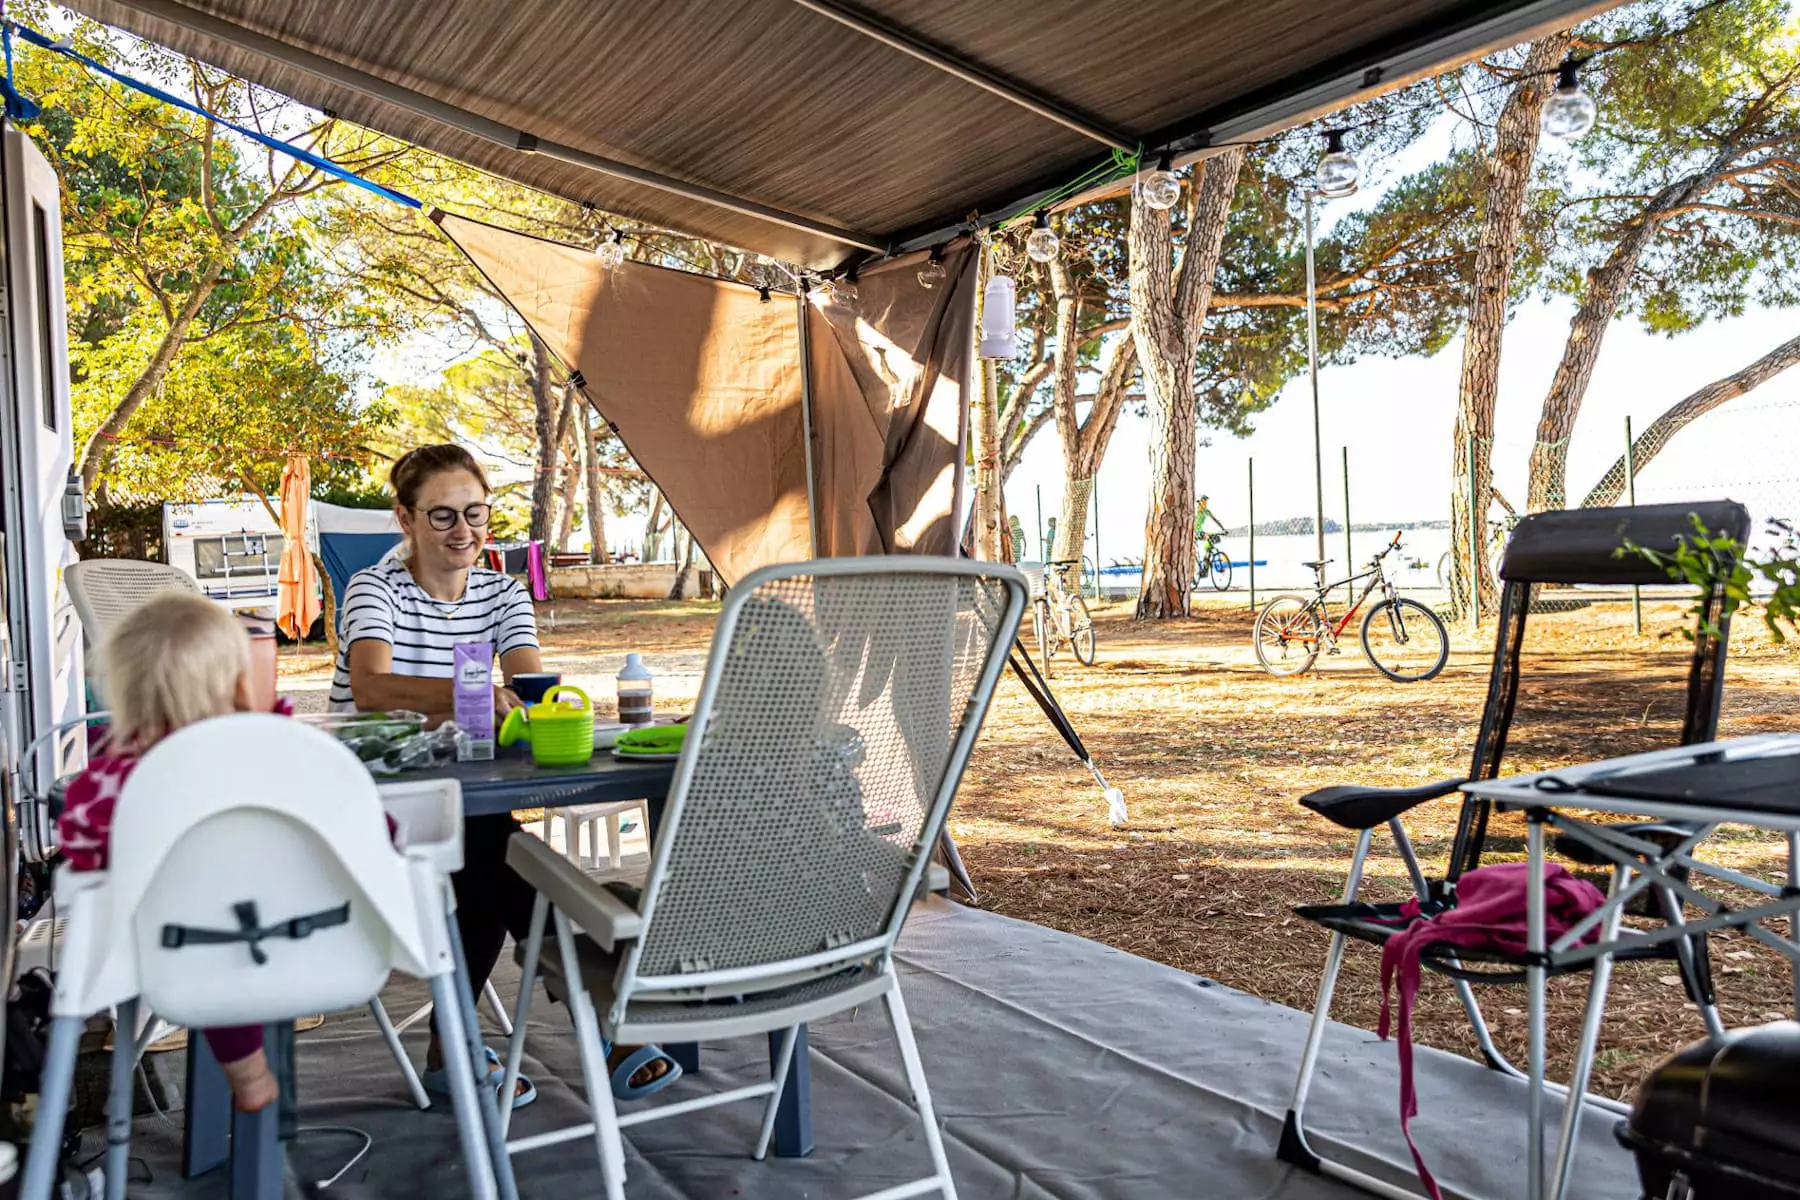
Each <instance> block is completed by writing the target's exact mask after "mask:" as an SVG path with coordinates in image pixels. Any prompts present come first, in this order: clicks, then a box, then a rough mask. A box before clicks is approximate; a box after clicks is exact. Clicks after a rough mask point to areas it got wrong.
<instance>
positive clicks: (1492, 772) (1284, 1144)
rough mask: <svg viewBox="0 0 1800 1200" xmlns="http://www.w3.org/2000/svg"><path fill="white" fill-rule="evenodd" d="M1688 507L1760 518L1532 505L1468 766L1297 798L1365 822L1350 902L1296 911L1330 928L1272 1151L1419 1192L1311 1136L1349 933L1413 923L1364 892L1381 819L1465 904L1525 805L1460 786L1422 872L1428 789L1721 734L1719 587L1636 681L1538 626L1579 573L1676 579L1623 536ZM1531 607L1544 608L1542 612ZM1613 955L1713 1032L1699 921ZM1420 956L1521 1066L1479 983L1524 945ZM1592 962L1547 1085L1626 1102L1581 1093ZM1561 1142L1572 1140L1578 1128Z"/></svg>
mask: <svg viewBox="0 0 1800 1200" xmlns="http://www.w3.org/2000/svg"><path fill="white" fill-rule="evenodd" d="M1692 516H1698V517H1699V518H1700V519H1701V520H1702V521H1704V522H1705V524H1706V526H1707V528H1708V529H1710V530H1713V531H1717V532H1724V533H1729V534H1730V535H1732V536H1733V537H1735V538H1736V539H1737V540H1738V542H1739V544H1743V543H1744V542H1745V541H1746V540H1747V539H1748V536H1749V532H1750V516H1749V514H1748V513H1747V512H1746V511H1745V510H1744V508H1743V506H1741V505H1739V504H1735V503H1732V502H1730V501H1722V502H1714V503H1705V504H1662V505H1650V506H1641V507H1635V508H1606V509H1588V510H1582V511H1573V512H1548V513H1537V514H1535V515H1533V516H1529V517H1526V518H1525V519H1524V520H1523V521H1521V522H1520V523H1519V526H1518V528H1517V530H1516V531H1515V532H1514V533H1513V536H1512V541H1511V542H1510V543H1509V545H1508V547H1507V551H1506V557H1505V561H1504V563H1503V564H1502V566H1501V570H1500V574H1501V578H1502V580H1503V581H1504V582H1505V588H1504V590H1503V592H1502V593H1501V597H1500V617H1499V632H1498V637H1497V640H1496V644H1495V647H1494V658H1493V666H1492V670H1491V673H1490V676H1489V681H1488V693H1487V701H1486V704H1485V705H1484V707H1483V709H1482V714H1481V725H1480V730H1479V733H1478V734H1477V736H1476V741H1475V749H1474V753H1473V755H1472V757H1471V760H1470V763H1469V770H1468V774H1467V776H1466V777H1464V778H1460V779H1449V780H1444V781H1442V782H1439V783H1430V784H1424V785H1422V786H1419V787H1413V788H1374V787H1357V786H1349V787H1328V788H1324V789H1322V790H1320V791H1316V792H1313V793H1311V794H1309V795H1307V796H1305V797H1302V799H1301V801H1300V803H1301V804H1303V805H1305V806H1306V807H1307V808H1309V809H1312V810H1313V811H1314V812H1316V813H1318V814H1319V815H1321V816H1323V817H1326V818H1328V819H1329V820H1331V821H1333V822H1335V823H1336V824H1338V825H1340V826H1342V827H1344V828H1346V829H1352V830H1356V831H1357V833H1358V837H1357V841H1356V849H1355V852H1354V855H1353V857H1352V859H1351V862H1350V874H1349V878H1348V880H1347V881H1346V883H1345V886H1344V894H1343V899H1342V901H1341V902H1340V903H1337V904H1325V905H1303V906H1300V907H1297V908H1296V909H1295V910H1294V911H1295V912H1296V913H1297V914H1298V915H1299V916H1302V917H1304V918H1306V919H1307V920H1309V921H1313V922H1315V923H1317V924H1320V925H1323V926H1324V927H1325V928H1327V929H1329V930H1331V932H1332V938H1331V949H1330V951H1329V953H1328V955H1327V957H1326V961H1325V974H1324V977H1323V978H1322V979H1321V980H1320V983H1319V995H1318V1000H1317V1002H1316V1004H1315V1005H1314V1008H1313V1015H1312V1025H1311V1027H1310V1028H1309V1030H1308V1031H1307V1037H1306V1046H1305V1050H1304V1051H1303V1052H1302V1054H1301V1059H1300V1073H1299V1078H1298V1080H1297V1081H1296V1082H1295V1085H1294V1095H1293V1100H1292V1102H1291V1104H1290V1105H1289V1108H1288V1113H1287V1120H1286V1123H1285V1125H1284V1127H1283V1129H1282V1134H1281V1142H1280V1146H1279V1149H1278V1154H1279V1156H1280V1157H1281V1158H1282V1159H1283V1160H1284V1161H1286V1162H1290V1163H1293V1164H1295V1165H1298V1166H1301V1167H1305V1168H1307V1169H1309V1170H1312V1171H1315V1172H1318V1173H1321V1174H1327V1175H1331V1176H1333V1177H1336V1178H1339V1179H1342V1180H1344V1181H1346V1182H1349V1183H1352V1184H1354V1185H1356V1186H1358V1187H1360V1188H1363V1189H1364V1190H1366V1191H1371V1192H1374V1193H1376V1194H1378V1195H1385V1196H1394V1197H1410V1196H1413V1195H1414V1194H1415V1193H1414V1192H1412V1191H1409V1190H1406V1189H1403V1188H1399V1187H1396V1186H1394V1185H1392V1184H1389V1183H1387V1182H1386V1181H1384V1180H1379V1179H1376V1178H1374V1177H1372V1176H1370V1175H1367V1174H1365V1173H1363V1172H1361V1171H1358V1170H1355V1169H1354V1168H1351V1167H1349V1166H1346V1165H1344V1164H1342V1163H1338V1162H1334V1161H1332V1160H1330V1159H1326V1158H1324V1157H1323V1156H1322V1155H1320V1154H1319V1153H1317V1152H1316V1151H1315V1150H1314V1148H1313V1147H1312V1146H1311V1145H1310V1144H1309V1143H1308V1141H1307V1137H1306V1128H1305V1121H1304V1113H1305V1106H1306V1097H1307V1091H1308V1089H1309V1087H1310V1085H1311V1082H1312V1076H1313V1072H1314V1069H1315V1067H1316V1066H1317V1064H1318V1058H1319V1049H1320V1045H1321V1043H1322V1041H1323V1038H1324V1034H1325V1026H1326V1024H1327V1021H1328V1018H1329V1015H1330V1009H1331V998H1332V992H1333V989H1334V988H1335V986H1336V983H1337V977H1338V971H1339V968H1340V967H1341V965H1342V962H1343V954H1344V947H1345V946H1346V945H1347V944H1348V943H1349V942H1351V941H1359V942H1366V943H1371V944H1373V945H1376V946H1380V945H1382V944H1384V943H1385V942H1386V941H1387V940H1388V938H1390V937H1392V936H1393V935H1394V934H1395V933H1396V932H1398V931H1399V930H1400V929H1401V928H1402V927H1403V926H1404V921H1403V919H1402V918H1401V913H1400V909H1401V905H1400V904H1399V903H1364V902H1361V901H1359V900H1358V891H1359V890H1360V888H1361V884H1362V880H1363V874H1364V868H1365V866H1366V864H1367V861H1368V857H1369V852H1370V848H1371V843H1372V841H1373V838H1374V835H1375V832H1376V831H1377V830H1379V829H1382V828H1384V827H1385V828H1386V829H1387V831H1388V833H1389V834H1390V836H1391V837H1392V839H1393V844H1394V849H1395V850H1396V851H1397V852H1398V854H1399V856H1400V859H1401V861H1402V863H1403V864H1404V866H1405V869H1406V875H1407V879H1408V881H1409V882H1410V884H1411V887H1412V891H1413V894H1414V896H1415V897H1416V898H1417V899H1418V900H1419V901H1420V904H1421V908H1422V910H1423V911H1425V912H1427V913H1432V912H1439V911H1442V910H1443V909H1445V908H1447V907H1450V906H1452V905H1454V904H1455V903H1456V886H1457V881H1458V880H1459V879H1460V878H1461V877H1462V876H1463V875H1464V874H1466V873H1467V872H1469V871H1472V870H1474V869H1475V868H1477V867H1479V866H1481V865H1482V863H1483V862H1484V861H1486V860H1491V859H1494V858H1496V857H1499V856H1507V857H1511V858H1522V852H1523V850H1524V848H1525V845H1526V837H1525V828H1524V818H1523V817H1522V816H1519V815H1517V814H1514V815H1512V816H1509V817H1505V818H1502V817H1499V816H1497V815H1496V814H1495V812H1494V809H1493V805H1492V804H1491V803H1490V802H1489V801H1486V800H1482V799H1478V798H1476V797H1472V796H1468V795H1467V794H1464V795H1462V796H1461V809H1460V812H1459V814H1458V819H1457V825H1456V833H1455V836H1454V838H1453V840H1452V842H1451V846H1450V856H1449V866H1448V870H1447V873H1446V874H1445V876H1444V877H1443V878H1442V879H1427V878H1426V876H1425V873H1424V871H1423V869H1422V868H1421V866H1420V864H1419V860H1418V857H1417V855H1416V854H1415V853H1414V850H1413V845H1412V841H1411V839H1410V838H1409V836H1408V834H1407V831H1406V827H1405V825H1404V824H1403V823H1402V820H1401V818H1402V817H1403V816H1404V815H1405V814H1406V813H1408V812H1410V811H1412V810H1413V809H1415V808H1417V807H1418V806H1419V805H1422V804H1424V803H1426V802H1427V801H1430V800H1434V799H1437V798H1439V797H1443V796H1449V795H1454V794H1456V793H1457V790H1458V789H1459V788H1460V787H1461V786H1462V785H1463V784H1465V783H1467V782H1469V781H1471V780H1482V779H1494V778H1497V777H1498V776H1500V775H1501V774H1502V772H1505V773H1507V774H1518V773H1522V772H1526V771H1537V770H1545V769H1550V768H1555V767H1561V766H1567V765H1570V763H1571V762H1585V761H1589V760H1594V759H1601V758H1612V757H1617V756H1620V755H1624V754H1632V753H1637V752H1640V751H1645V750H1655V749H1663V748H1667V747H1671V746H1683V745H1693V744H1695V743H1699V742H1706V741H1710V740H1712V738H1713V736H1714V733H1715V731H1716V730H1717V728H1718V722H1719V702H1720V698H1721V693H1722V689H1723V683H1724V678H1723V671H1724V663H1725V641H1726V635H1727V632H1728V630H1727V624H1728V622H1727V619H1725V618H1724V617H1723V616H1722V615H1721V614H1722V612H1723V604H1724V589H1723V586H1722V585H1720V586H1718V587H1715V588H1714V589H1713V590H1712V591H1711V592H1710V593H1709V594H1708V595H1706V596H1705V597H1704V598H1703V610H1702V612H1701V613H1700V615H1699V617H1698V618H1697V620H1696V622H1695V628H1694V630H1693V641H1692V642H1691V643H1688V642H1685V641H1684V642H1680V643H1663V644H1662V645H1661V646H1660V647H1659V648H1655V649H1648V650H1646V649H1640V648H1635V647H1633V648H1621V649H1620V650H1619V651H1618V657H1619V658H1620V659H1621V660H1626V659H1629V660H1630V661H1632V662H1633V663H1634V664H1635V665H1636V667H1637V669H1636V670H1634V672H1633V676H1632V678H1630V679H1629V680H1627V679H1622V678H1620V676H1619V675H1618V674H1617V673H1616V672H1615V671H1612V670H1608V669H1607V667H1606V665H1605V664H1604V663H1601V664H1599V665H1596V664H1594V663H1593V662H1592V661H1591V660H1592V659H1593V657H1595V655H1594V652H1593V651H1591V650H1584V651H1581V652H1577V653H1571V652H1570V651H1569V650H1568V649H1567V648H1566V646H1561V645H1558V644H1556V643H1554V642H1549V643H1548V644H1546V642H1545V641H1544V640H1542V639H1541V638H1534V637H1533V636H1530V635H1532V634H1540V633H1541V634H1543V635H1544V636H1545V637H1548V636H1550V635H1551V634H1553V632H1554V629H1553V628H1551V629H1548V630H1545V629H1542V628H1541V627H1543V626H1545V625H1551V626H1552V627H1553V626H1554V623H1555V621H1556V619H1557V617H1558V616H1559V614H1561V613H1566V612H1569V611H1577V610H1579V609H1581V608H1583V607H1585V606H1586V605H1587V604H1589V603H1590V602H1591V600H1590V598H1589V597H1591V593H1589V594H1588V595H1587V596H1584V594H1583V592H1582V591H1581V590H1580V589H1582V588H1584V587H1590V588H1591V587H1613V588H1619V587H1627V586H1632V585H1641V586H1653V585H1659V584H1661V585H1666V584H1668V583H1669V579H1668V576H1667V575H1665V574H1664V573H1663V572H1662V571H1661V570H1659V569H1658V568H1657V567H1655V566H1653V565H1651V564H1650V563H1648V562H1646V561H1644V559H1643V558H1642V557H1641V556H1639V555H1636V554H1632V553H1630V552H1629V551H1628V550H1626V546H1627V543H1630V544H1634V545H1638V546H1644V547H1649V548H1651V549H1656V550H1672V549H1673V548H1674V546H1675V544H1676V542H1675V539H1676V537H1677V535H1681V534H1692V533H1693V532H1694V530H1693V524H1692V519H1691V518H1692ZM1621 552H1623V553H1621ZM1534 615H1535V616H1536V617H1537V618H1538V619H1537V620H1536V621H1533V620H1532V618H1533V616H1534ZM1715 630H1716V633H1715V632H1714V631H1715ZM1677 647H1679V649H1678V648H1677ZM1571 734H1573V735H1575V736H1571ZM1571 746H1573V747H1575V750H1574V755H1575V756H1574V758H1573V759H1571V758H1570V757H1569V755H1570V753H1571V750H1570V747H1571ZM1636 832H1637V833H1638V834H1639V835H1640V836H1644V837H1645V838H1646V839H1647V840H1649V841H1658V840H1666V841H1669V842H1670V843H1671V844H1674V843H1678V842H1679V841H1680V840H1681V839H1682V837H1684V836H1685V833H1684V831H1682V830H1680V829H1678V828H1674V827H1668V828H1655V827H1639V828H1638V829H1637V830H1636ZM1557 849H1558V850H1559V851H1560V852H1562V853H1564V854H1565V855H1567V856H1568V857H1570V858H1571V859H1574V860H1575V861H1576V862H1578V863H1580V864H1583V865H1589V866H1595V867H1608V868H1612V867H1613V866H1614V864H1612V863H1611V862H1609V861H1607V860H1604V859H1600V858H1597V857H1594V856H1593V855H1592V852H1591V851H1584V850H1583V848H1582V847H1581V846H1579V845H1576V844H1571V843H1569V842H1565V841H1559V842H1558V845H1557ZM1624 874H1625V872H1624V870H1623V869H1622V868H1617V869H1614V870H1613V872H1612V876H1611V879H1612V887H1613V888H1615V889H1617V888H1620V887H1623V886H1624V880H1623V878H1622V876H1623V875H1624ZM1644 900H1645V903H1643V904H1642V905H1641V906H1640V907H1639V908H1638V909H1637V910H1636V915H1641V916H1644V917H1647V918H1650V919H1651V920H1657V921H1664V922H1667V923H1669V924H1670V925H1680V924H1681V923H1682V919H1683V917H1682V913H1683V904H1682V900H1681V899H1680V898H1679V897H1678V896H1677V895H1676V894H1675V893H1674V892H1673V891H1672V890H1671V889H1669V888H1666V887H1655V888H1649V889H1646V891H1645V893H1644ZM1616 957H1617V958H1618V959H1619V960H1621V961H1624V960H1629V959H1632V958H1660V959H1673V960H1675V962H1676V963H1677V964H1678V968H1679V971H1680V974H1681V978H1682V981H1683V983H1684V984H1685V986H1686V990H1687V994H1688V996H1689V997H1690V998H1691V999H1692V1000H1693V1002H1694V1003H1695V1004H1696V1005H1698V1006H1699V1008H1700V1013H1701V1018H1702V1020H1703V1022H1704V1023H1705V1025H1706V1027H1707V1030H1708V1031H1709V1032H1715V1033H1716V1032H1718V1031H1719V1029H1720V1022H1719V1016H1718V1010H1717V1007H1716V1005H1715V1003H1714V999H1713V989H1712V977H1711V971H1710V969H1709V966H1708V960H1707V952H1706V938H1705V934H1704V933H1696V934H1694V935H1692V936H1689V937H1684V938H1679V939H1676V940H1674V941H1671V942H1665V943H1662V944H1660V945H1656V946H1646V947H1643V948H1642V949H1641V950H1640V951H1638V952H1636V953H1621V954H1619V955H1617V956H1616ZM1421 961H1422V965H1423V966H1425V967H1426V968H1427V969H1429V970H1431V971H1434V972H1436V973H1438V974H1441V975H1444V976H1446V977H1448V978H1449V979H1450V980H1451V981H1452V983H1453V986H1454V987H1455V989H1456V992H1457V996H1458V998H1459V1000H1460V1001H1461V1004H1462V1007H1463V1010H1464V1011H1465V1012H1466V1013H1467V1015H1468V1018H1469V1022H1470V1025H1471V1026H1472V1027H1473V1030H1474V1034H1475V1040H1476V1043H1477V1045H1478V1046H1479V1047H1480V1050H1481V1053H1482V1056H1483V1057H1484V1058H1485V1060H1486V1061H1487V1064H1488V1065H1489V1066H1490V1067H1492V1068H1493V1069H1495V1070H1497V1071H1502V1072H1505V1073H1507V1074H1510V1075H1513V1076H1515V1077H1518V1078H1521V1079H1524V1078H1527V1075H1526V1073H1525V1072H1524V1071H1522V1070H1520V1069H1519V1068H1518V1067H1516V1066H1514V1065H1513V1064H1512V1063H1511V1062H1510V1061H1508V1060H1507V1058H1506V1056H1505V1055H1504V1054H1502V1053H1501V1052H1500V1050H1499V1048H1498V1047H1496V1046H1495V1044H1494V1040H1493V1037H1492V1035H1491V1034H1490V1032H1489V1030H1488V1026H1487V1023H1486V1021H1484V1020H1483V1018H1482V1015H1481V1008H1480V1005H1479V1004H1478V1003H1477V1002H1476V999H1475V993H1474V990H1473V988H1472V987H1471V985H1472V984H1476V983H1512V984H1522V983H1524V982H1525V981H1526V970H1525V968H1526V966H1527V965H1528V964H1527V962H1526V959H1525V957H1524V956H1506V955H1501V954H1489V953H1477V952H1472V951H1468V950H1458V949H1457V948H1456V947H1453V946H1450V945H1439V946H1434V947H1431V948H1429V949H1427V950H1426V951H1425V953H1424V955H1423V957H1422V960H1421ZM1583 969H1586V970H1589V971H1590V975H1591V980H1590V991H1589V1004H1588V1009H1587V1013H1586V1017H1585V1020H1584V1024H1583V1027H1582V1033H1581V1039H1580V1042H1579V1045H1578V1048H1577V1052H1576V1059H1575V1069H1574V1073H1573V1075H1572V1078H1571V1082H1570V1086H1569V1087H1568V1088H1566V1089H1564V1088H1560V1087H1556V1086H1555V1085H1552V1090H1553V1091H1557V1092H1559V1093H1562V1094H1564V1095H1565V1096H1574V1097H1580V1098H1582V1099H1583V1100H1584V1101H1585V1102H1586V1103H1589V1104H1593V1105H1598V1106H1601V1107H1604V1108H1608V1109H1611V1110H1613V1111H1616V1112H1623V1111H1624V1106H1622V1105H1619V1104H1618V1103H1617V1102H1615V1101H1611V1100H1607V1099H1604V1098H1601V1097H1595V1096H1588V1095H1586V1087H1587V1080H1588V1076H1589V1074H1590V1071H1591V1069H1592V1065H1593V1056H1594V1051H1595V1046H1596V1044H1597V1041H1598V1038H1599V1032H1600V1021H1601V1017H1602V1015H1603V1012H1604V1007H1605V992H1606V987H1607V983H1608V978H1607V976H1608V972H1609V971H1610V962H1608V963H1606V964H1605V965H1602V966H1599V967H1595V966H1594V965H1593V964H1592V963H1587V964H1581V965H1578V966H1572V967H1570V968H1568V970H1567V971H1564V972H1561V973H1568V972H1570V971H1576V970H1583ZM1581 1107H1582V1105H1581V1104H1578V1103H1569V1104H1567V1105H1566V1111H1565V1116H1564V1121H1565V1126H1566V1127H1569V1128H1574V1127H1575V1124H1576V1122H1577V1120H1578V1118H1579V1114H1580V1110H1581ZM1565 1141H1566V1142H1567V1143H1568V1145H1569V1147H1570V1148H1571V1149H1572V1147H1573V1139H1572V1138H1566V1139H1565ZM1568 1167H1569V1163H1568V1162H1567V1161H1564V1162H1561V1163H1559V1164H1558V1172H1559V1176H1561V1177H1564V1178H1566V1174H1567V1170H1568Z"/></svg>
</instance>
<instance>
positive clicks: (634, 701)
mask: <svg viewBox="0 0 1800 1200" xmlns="http://www.w3.org/2000/svg"><path fill="white" fill-rule="evenodd" d="M650 678H651V676H650V668H649V667H646V666H645V665H644V656H643V655H641V654H637V653H632V654H627V655H626V656H625V666H624V668H623V669H622V670H621V671H620V672H619V721H620V722H621V723H622V724H625V725H648V724H650V719H651V711H650V710H651V704H650Z"/></svg>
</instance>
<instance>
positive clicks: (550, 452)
mask: <svg viewBox="0 0 1800 1200" xmlns="http://www.w3.org/2000/svg"><path fill="white" fill-rule="evenodd" d="M527 336H528V337H529V338H530V339H531V358H530V379H529V381H528V382H529V383H530V385H531V399H532V404H533V406H534V407H535V409H536V420H535V421H534V422H533V425H534V427H535V429H536V432H537V472H536V474H534V475H533V476H532V478H531V525H530V532H529V533H528V535H527V536H528V537H530V539H531V540H532V541H534V542H544V543H546V545H547V544H548V543H549V541H550V533H551V530H552V529H553V528H554V527H553V525H552V524H551V521H552V519H553V517H554V515H555V514H554V513H552V512H551V506H552V505H553V504H554V503H555V496H556V451H557V447H558V446H559V445H560V444H561V440H562V439H560V438H559V437H557V435H556V434H557V430H556V424H557V422H556V418H557V415H558V409H559V408H560V407H561V403H560V401H559V400H558V397H557V395H556V388H555V386H554V385H553V384H552V383H551V381H550V350H549V348H548V347H547V346H545V345H544V343H543V342H541V341H539V340H538V336H537V334H535V333H529V334H528V335H527Z"/></svg>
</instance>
